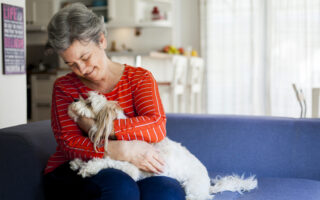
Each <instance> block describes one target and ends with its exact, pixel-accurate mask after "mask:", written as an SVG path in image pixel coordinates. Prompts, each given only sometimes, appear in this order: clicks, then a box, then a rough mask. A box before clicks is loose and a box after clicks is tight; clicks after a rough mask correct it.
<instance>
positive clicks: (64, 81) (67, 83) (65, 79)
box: [54, 72, 78, 88]
mask: <svg viewBox="0 0 320 200" xmlns="http://www.w3.org/2000/svg"><path fill="white" fill-rule="evenodd" d="M77 82H78V78H77V76H76V75H75V74H74V73H73V72H70V73H68V74H66V75H63V76H60V77H58V78H57V79H56V80H55V82H54V86H55V87H67V88H72V87H76V85H75V84H76V83H77Z"/></svg>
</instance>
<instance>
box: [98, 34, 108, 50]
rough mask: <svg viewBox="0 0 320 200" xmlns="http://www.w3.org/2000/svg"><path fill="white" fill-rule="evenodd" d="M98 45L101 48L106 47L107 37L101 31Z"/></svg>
mask: <svg viewBox="0 0 320 200" xmlns="http://www.w3.org/2000/svg"><path fill="white" fill-rule="evenodd" d="M99 47H100V48H102V49H106V48H107V38H106V36H105V35H104V34H103V33H101V34H100V40H99Z"/></svg>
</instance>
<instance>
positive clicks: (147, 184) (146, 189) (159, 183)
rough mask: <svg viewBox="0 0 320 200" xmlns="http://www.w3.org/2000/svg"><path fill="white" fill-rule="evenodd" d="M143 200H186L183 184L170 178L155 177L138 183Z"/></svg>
mask: <svg viewBox="0 0 320 200" xmlns="http://www.w3.org/2000/svg"><path fill="white" fill-rule="evenodd" d="M138 185H139V188H140V196H141V199H142V200H163V199H165V200H185V196H186V194H185V191H184V189H183V188H182V186H181V184H180V183H179V182H178V181H177V180H175V179H173V178H169V177H165V176H154V177H149V178H146V179H143V180H141V181H138Z"/></svg>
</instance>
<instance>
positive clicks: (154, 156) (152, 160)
mask: <svg viewBox="0 0 320 200" xmlns="http://www.w3.org/2000/svg"><path fill="white" fill-rule="evenodd" d="M107 153H108V155H109V156H110V157H111V158H112V159H115V160H122V161H128V162H130V163H132V164H133V165H135V166H136V167H138V168H139V169H141V170H143V171H146V172H152V173H162V172H163V168H164V165H165V163H164V161H163V159H162V158H161V156H160V155H159V152H158V151H157V150H156V149H155V148H154V147H153V146H152V145H151V144H148V143H147V142H144V141H139V140H133V141H112V140H109V146H108V152H107Z"/></svg>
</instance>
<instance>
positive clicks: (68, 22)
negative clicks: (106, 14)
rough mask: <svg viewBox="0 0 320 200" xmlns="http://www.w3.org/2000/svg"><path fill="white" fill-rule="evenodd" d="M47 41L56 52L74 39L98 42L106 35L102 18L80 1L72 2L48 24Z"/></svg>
mask: <svg viewBox="0 0 320 200" xmlns="http://www.w3.org/2000/svg"><path fill="white" fill-rule="evenodd" d="M47 29H48V43H49V44H50V45H51V46H52V48H53V49H55V50H56V51H57V52H60V51H64V50H66V49H67V48H68V47H69V46H70V45H71V44H72V42H73V41H74V40H78V41H80V42H90V41H94V42H95V43H96V44H99V39H100V36H101V33H102V34H104V35H105V36H106V34H107V30H106V27H105V24H104V20H103V18H101V17H98V16H97V15H96V14H95V13H93V12H92V11H91V10H89V9H88V8H87V7H86V6H85V5H84V4H82V3H73V4H70V5H68V6H66V7H64V8H62V9H61V10H60V11H59V12H57V13H56V14H55V15H54V16H53V17H52V19H51V20H50V22H49V24H48V27H47Z"/></svg>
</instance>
